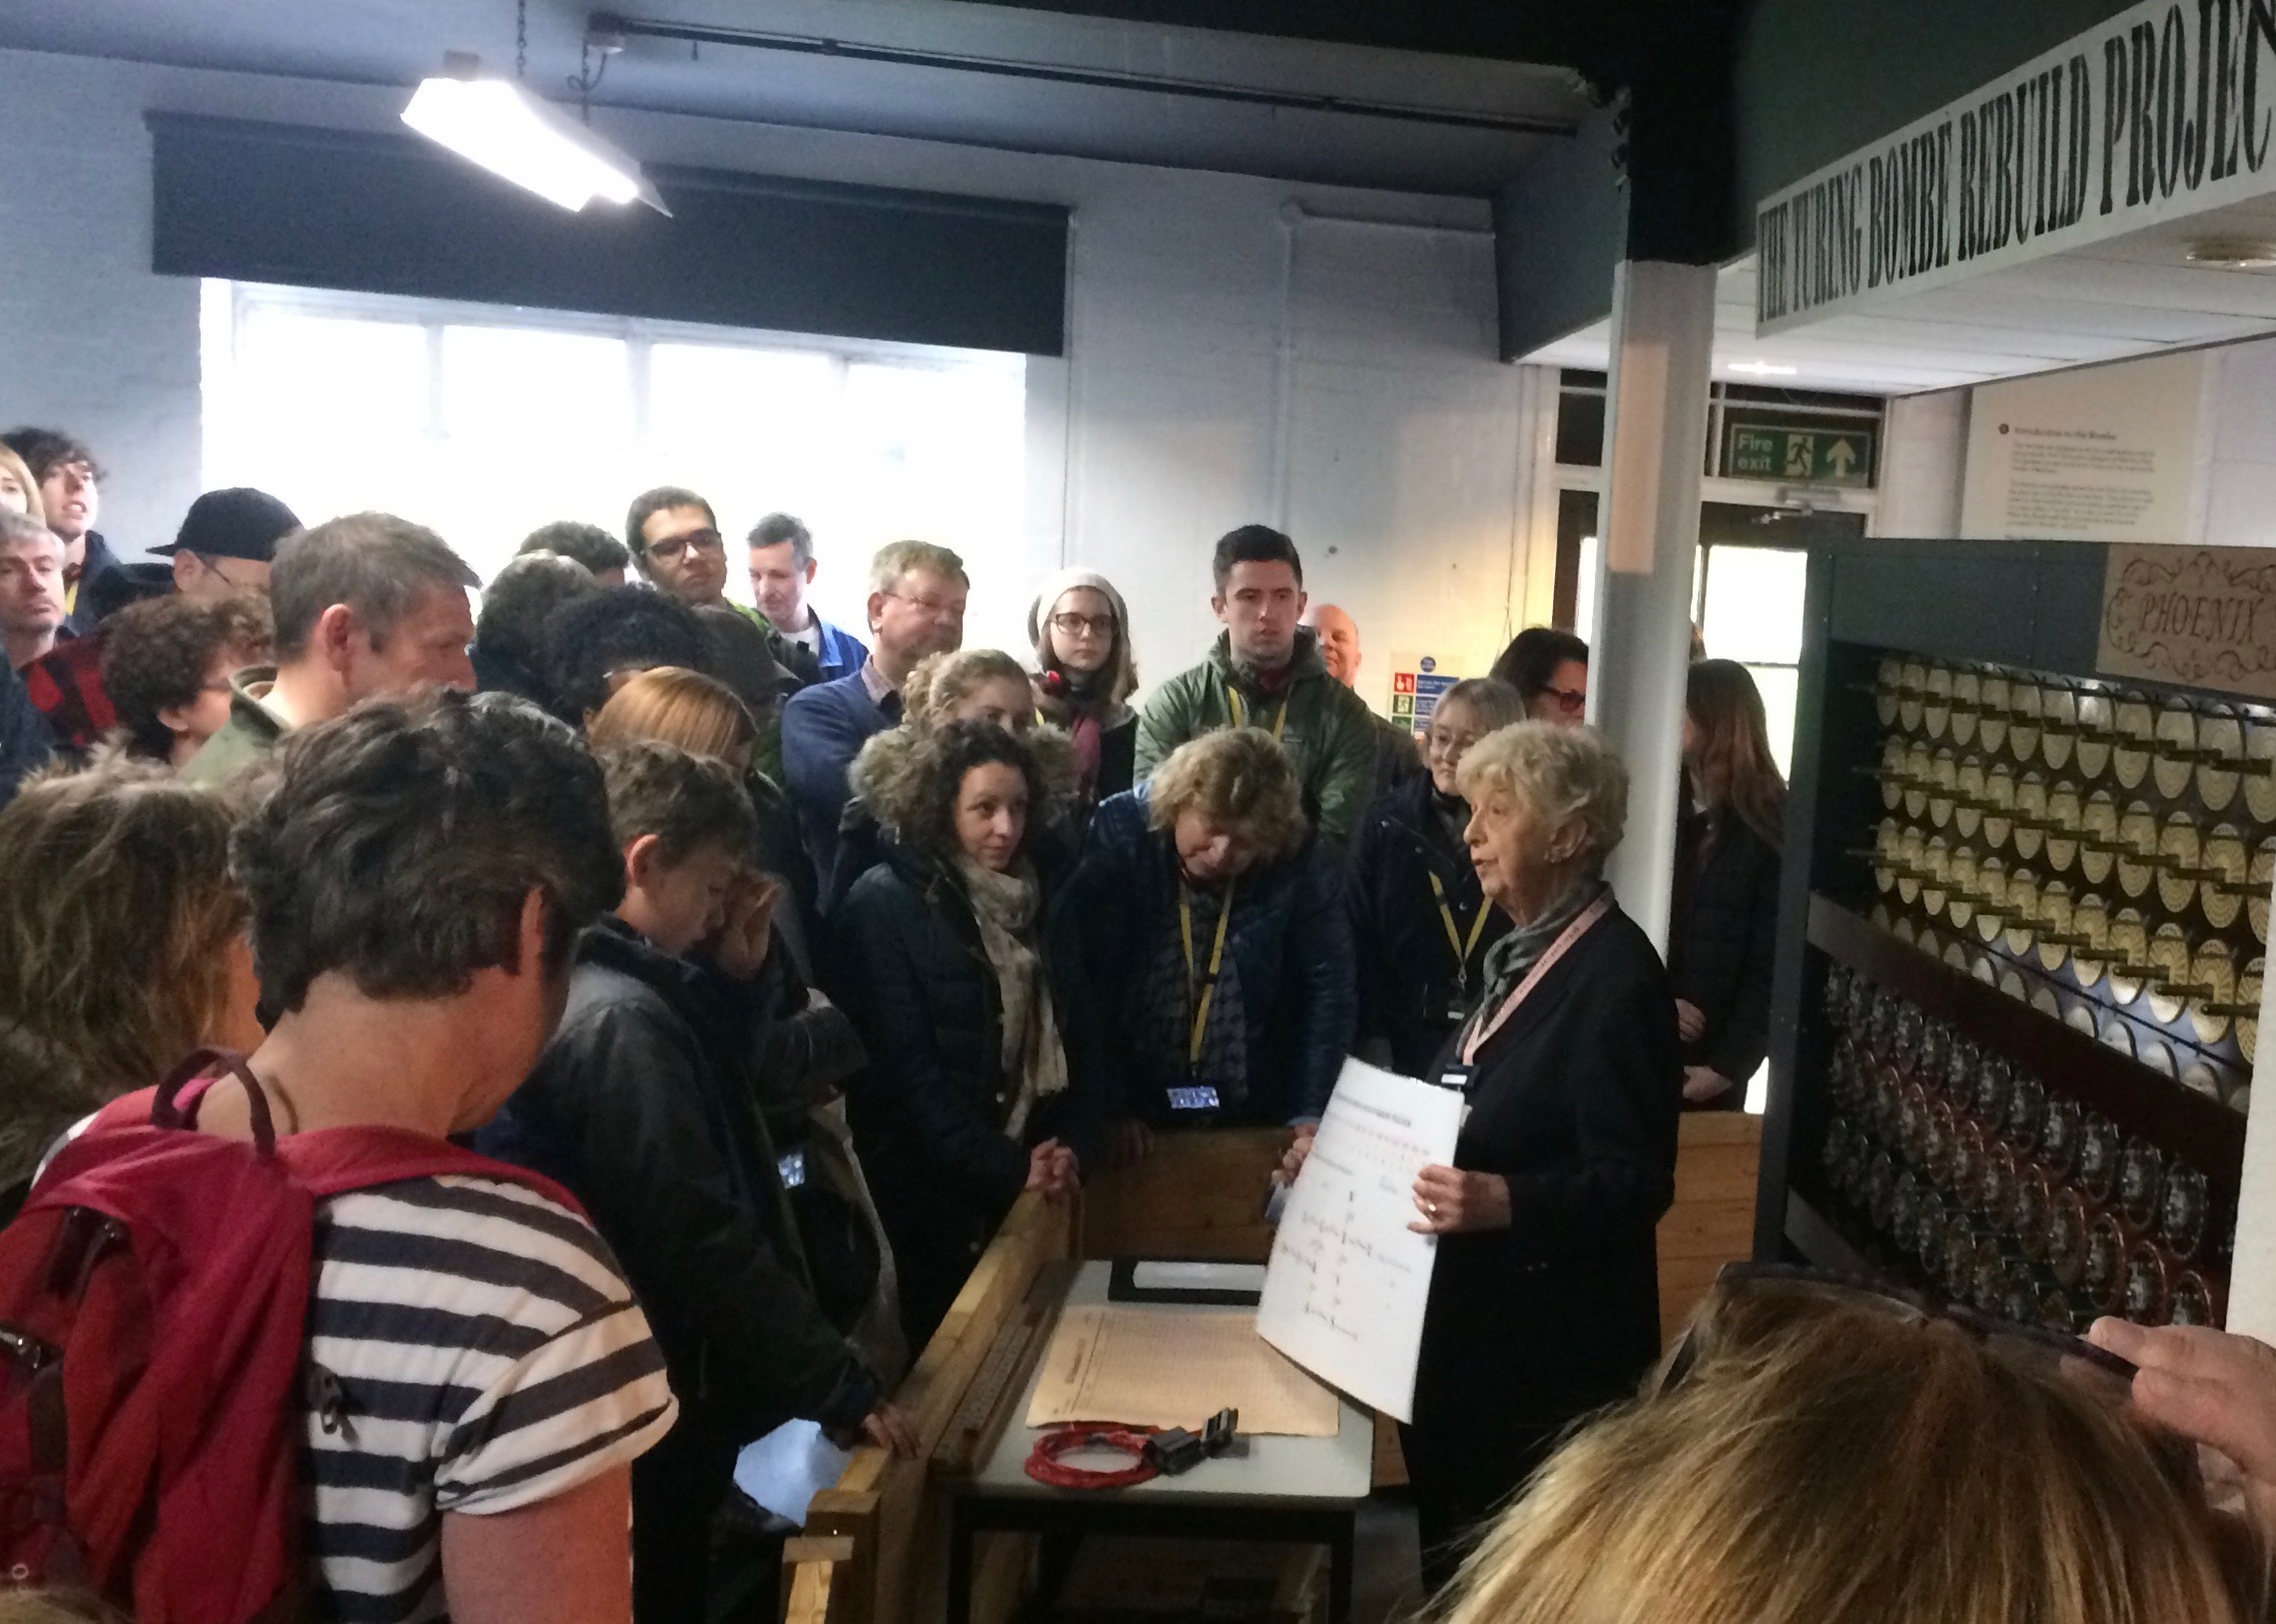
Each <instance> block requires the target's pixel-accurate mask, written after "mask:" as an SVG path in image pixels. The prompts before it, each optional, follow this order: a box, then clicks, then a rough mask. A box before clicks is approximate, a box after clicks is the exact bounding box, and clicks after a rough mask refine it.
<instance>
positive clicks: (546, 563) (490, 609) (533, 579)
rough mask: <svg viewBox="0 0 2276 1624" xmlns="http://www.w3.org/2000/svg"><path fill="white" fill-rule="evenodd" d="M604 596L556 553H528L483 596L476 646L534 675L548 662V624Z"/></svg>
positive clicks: (582, 569) (587, 574) (583, 572)
mask: <svg viewBox="0 0 2276 1624" xmlns="http://www.w3.org/2000/svg"><path fill="white" fill-rule="evenodd" d="M599 590H600V582H598V581H596V580H594V579H593V578H592V571H591V570H589V569H587V568H586V567H585V566H584V565H583V564H580V563H578V562H577V561H576V560H575V559H574V558H564V557H562V556H561V555H560V554H559V553H557V552H526V553H523V554H521V555H520V556H519V557H517V558H515V559H514V560H513V562H511V563H509V564H507V565H506V566H505V567H504V568H503V569H501V570H499V571H498V572H497V574H496V576H495V577H493V578H492V579H491V581H490V584H489V587H488V589H487V590H486V591H484V592H483V593H482V612H481V614H480V615H479V616H478V617H477V618H476V619H475V621H474V642H475V645H476V646H477V647H479V648H480V649H481V650H482V652H483V653H484V654H488V655H492V656H495V657H497V658H500V659H508V660H511V661H513V662H514V664H516V665H518V666H520V667H521V668H522V669H523V670H525V671H528V672H530V673H531V674H532V675H535V674H536V671H537V668H538V666H539V665H540V664H541V663H542V662H543V660H544V657H545V622H546V620H547V619H548V618H549V617H550V616H551V615H552V613H553V611H554V610H555V609H558V608H559V607H560V606H561V605H562V604H564V603H573V602H575V601H576V600H577V599H578V598H581V597H590V596H592V595H593V594H594V593H595V592H598V591H599Z"/></svg>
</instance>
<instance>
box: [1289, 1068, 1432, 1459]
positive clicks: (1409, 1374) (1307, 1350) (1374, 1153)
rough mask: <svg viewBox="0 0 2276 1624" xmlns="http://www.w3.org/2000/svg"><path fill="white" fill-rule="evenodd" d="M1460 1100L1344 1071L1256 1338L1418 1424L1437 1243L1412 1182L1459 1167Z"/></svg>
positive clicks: (1294, 1203)
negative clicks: (1416, 1224)
mask: <svg viewBox="0 0 2276 1624" xmlns="http://www.w3.org/2000/svg"><path fill="white" fill-rule="evenodd" d="M1461 1131H1462V1096H1461V1095H1460V1094H1458V1093H1456V1092H1455V1091H1454V1090H1452V1089H1442V1088H1439V1087H1438V1086H1437V1085H1435V1084H1431V1083H1424V1082H1420V1081H1418V1080H1417V1079H1415V1078H1411V1077H1394V1076H1393V1075H1392V1074H1390V1073H1389V1072H1385V1071H1380V1070H1378V1069H1376V1068H1375V1067H1373V1066H1369V1065H1366V1064H1364V1063H1363V1062H1360V1061H1356V1060H1347V1061H1345V1062H1344V1063H1343V1074H1342V1075H1341V1076H1340V1077H1338V1078H1337V1079H1336V1084H1335V1094H1334V1095H1333V1097H1332V1098H1330V1099H1329V1101H1328V1103H1327V1114H1326V1115H1325V1116H1323V1117H1322V1118H1321V1119H1320V1125H1319V1136H1318V1137H1317V1138H1316V1139H1314V1140H1313V1141H1312V1150H1311V1155H1310V1156H1309V1157H1308V1158H1306V1159H1305V1162H1304V1171H1303V1173H1302V1174H1301V1175H1300V1176H1299V1177H1298V1178H1297V1180H1296V1185H1295V1188H1294V1189H1293V1190H1291V1191H1290V1192H1289V1193H1288V1202H1287V1206H1286V1208H1285V1209H1284V1210H1283V1211H1282V1213H1281V1215H1280V1227H1279V1230H1278V1232H1277V1233H1275V1234H1274V1235H1273V1237H1272V1257H1271V1261H1270V1262H1269V1263H1267V1264H1266V1265H1265V1270H1264V1292H1263V1295H1262V1297H1261V1298H1260V1299H1259V1301H1258V1303H1257V1308H1256V1332H1257V1334H1258V1335H1259V1336H1262V1337H1263V1338H1264V1339H1265V1340H1266V1341H1268V1342H1270V1343H1271V1344H1272V1345H1273V1346H1274V1347H1276V1348H1278V1349H1279V1350H1280V1351H1281V1352H1283V1353H1285V1354H1287V1355H1288V1357H1290V1358H1291V1359H1294V1360H1295V1361H1296V1362H1297V1363H1298V1364H1300V1365H1302V1366H1303V1367H1304V1368H1305V1369H1307V1370H1309V1371H1311V1372H1312V1374H1314V1375H1316V1376H1318V1377H1319V1378H1320V1379H1321V1380H1323V1381H1326V1382H1330V1383H1332V1384H1333V1385H1335V1386H1338V1387H1341V1388H1342V1389H1343V1390H1344V1391H1345V1392H1347V1393H1349V1394H1351V1396H1352V1397H1354V1398H1356V1399H1358V1400H1359V1401H1360V1402H1361V1403H1363V1404H1369V1405H1372V1406H1373V1407H1374V1408H1376V1409H1379V1410H1382V1411H1384V1412H1385V1413H1386V1414H1390V1415H1394V1416H1396V1417H1398V1419H1400V1420H1402V1421H1411V1420H1413V1419H1414V1370H1415V1359H1416V1357H1417V1355H1418V1354H1419V1353H1420V1352H1421V1350H1422V1315H1423V1309H1424V1308H1425V1307H1426V1306H1427V1305H1428V1304H1429V1301H1430V1271H1431V1266H1432V1264H1433V1263H1435V1262H1436V1261H1437V1258H1438V1240H1437V1237H1436V1236H1435V1235H1427V1234H1415V1233H1413V1232H1411V1231H1410V1230H1409V1229H1408V1228H1407V1225H1408V1224H1409V1223H1411V1222H1413V1221H1414V1219H1415V1217H1416V1214H1415V1205H1414V1182H1415V1176H1416V1175H1417V1174H1419V1173H1420V1172H1421V1171H1422V1170H1423V1169H1424V1168H1426V1167H1429V1166H1431V1165H1432V1164H1434V1163H1435V1164H1438V1165H1440V1166H1450V1165H1451V1164H1452V1163H1453V1161H1454V1142H1455V1140H1456V1138H1457V1137H1458V1136H1459V1135H1460V1133H1461Z"/></svg>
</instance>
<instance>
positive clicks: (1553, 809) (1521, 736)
mask: <svg viewBox="0 0 2276 1624" xmlns="http://www.w3.org/2000/svg"><path fill="white" fill-rule="evenodd" d="M1454 781H1455V783H1456V785H1457V786H1458V787H1459V788H1460V789H1461V792H1462V799H1464V800H1465V801H1468V802H1469V803H1470V804H1471V805H1472V806H1482V805H1483V804H1485V803H1486V802H1487V801H1489V800H1491V799H1492V798H1493V797H1494V796H1496V795H1507V796H1509V797H1511V798H1512V799H1514V800H1518V801H1522V802H1523V803H1525V805H1526V806H1527V807H1529V808H1530V809H1531V810H1532V812H1533V814H1534V816H1536V817H1538V818H1540V819H1541V820H1542V821H1543V822H1544V823H1546V824H1548V825H1549V827H1551V828H1552V829H1557V828H1562V827H1563V826H1564V825H1565V824H1567V823H1569V822H1571V821H1572V820H1574V819H1576V818H1577V819H1579V820H1580V823H1581V835H1582V839H1583V841H1584V842H1585V847H1584V850H1585V851H1586V853H1587V856H1588V859H1589V863H1590V865H1591V866H1592V867H1593V866H1595V865H1597V864H1601V863H1602V862H1603V861H1604V859H1605V858H1606V857H1607V856H1609V855H1611V852H1612V849H1613V848H1614V847H1615V846H1618V845H1619V844H1620V836H1621V833H1622V831H1623V830H1624V829H1625V828H1626V827H1627V824H1628V767H1627V764H1626V763H1625V762H1623V761H1622V760H1621V759H1620V756H1619V754H1618V753H1617V752H1615V751H1614V749H1613V748H1612V745H1611V744H1610V743H1609V742H1608V741H1607V740H1606V738H1605V736H1604V735H1603V734H1602V733H1600V732H1598V731H1597V730H1596V729H1595V728H1593V727H1563V726H1560V725H1559V724H1557V723H1555V722H1541V721H1527V722H1514V723H1512V724H1511V725H1510V726H1508V727H1504V728H1499V729H1497V730H1496V731H1494V732H1491V733H1488V734H1487V735H1486V736H1485V737H1484V738H1482V739H1480V740H1479V741H1478V742H1477V743H1476V744H1474V745H1472V746H1471V747H1470V753H1469V754H1468V755H1466V756H1464V757H1463V758H1462V765H1461V767H1460V768H1459V769H1457V770H1456V772H1455V776H1454Z"/></svg>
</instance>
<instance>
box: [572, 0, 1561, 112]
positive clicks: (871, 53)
mask: <svg viewBox="0 0 2276 1624" xmlns="http://www.w3.org/2000/svg"><path fill="white" fill-rule="evenodd" d="M585 37H586V38H587V39H588V40H600V39H607V38H610V37H614V38H616V39H655V40H676V41H679V42H681V43H683V44H687V45H733V46H738V47H741V48H743V49H746V50H754V51H782V52H788V53H791V54H793V55H797V56H834V57H843V58H845V59H847V60H848V61H853V62H881V63H886V64H889V65H891V66H894V67H904V68H934V69H940V70H944V71H947V72H951V73H978V74H993V75H996V76H998V77H1001V78H1006V79H1030V80H1038V81H1041V82H1043V83H1046V84H1055V85H1084V86H1088V87H1091V88H1093V89H1098V90H1130V91H1140V92H1143V93H1146V94H1149V95H1155V96H1182V97H1186V98H1188V99H1191V100H1195V101H1210V102H1226V103H1231V104H1233V105H1236V106H1243V107H1268V108H1276V109H1283V110H1286V111H1289V112H1299V113H1330V114H1335V115H1337V116H1340V117H1344V118H1361V119H1381V120H1386V121H1389V122H1393V123H1402V124H1427V125H1436V126H1438V127H1440V128H1445V129H1455V130H1482V131H1487V132H1490V133H1492V134H1496V135H1528V136H1571V135H1573V134H1574V133H1575V131H1576V130H1577V128H1578V126H1577V125H1576V124H1575V123H1574V122H1573V121H1571V120H1569V119H1554V118H1540V117H1533V116H1528V115H1525V114H1500V113H1463V112H1455V111H1451V110H1445V109H1439V108H1431V107H1412V106H1407V105H1403V104H1401V103H1396V102H1372V101H1358V100H1353V99H1351V98H1349V97H1343V96H1321V95H1310V94H1306V93H1304V92H1301V91H1282V90H1263V89H1258V88H1255V87H1251V86H1245V85H1222V84H1212V83H1210V82H1208V81H1206V80H1199V79H1174V78H1170V77H1167V76H1165V75H1156V74H1141V73H1115V72H1111V71H1107V70H1103V69H1095V68H1063V67H1054V66H1052V65H1050V64H1047V63H1037V62H1013V61H1008V60H1005V59H1003V58H1000V57H983V56H966V55H962V54H959V53H954V52H945V51H920V50H913V49H909V48H906V47H902V46H898V45H865V44H860V43H857V42H855V41H851V40H838V39H828V38H824V37H822V36H819V35H811V34H777V33H770V32H767V31H765V30H762V29H755V28H723V27H718V26H715V25H713V24H709V23H677V22H668V21H662V20H659V19H655V18H647V17H626V16H622V15H619V14H618V13H616V12H612V11H596V12H594V13H592V14H591V16H589V17H588V18H587V19H586V21H585Z"/></svg>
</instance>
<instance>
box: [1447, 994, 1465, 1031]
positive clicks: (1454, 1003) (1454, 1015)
mask: <svg viewBox="0 0 2276 1624" xmlns="http://www.w3.org/2000/svg"><path fill="white" fill-rule="evenodd" d="M1469 1017H1470V1001H1469V1000H1468V999H1467V998H1464V997H1463V996H1462V995H1461V994H1460V993H1459V992H1457V993H1455V994H1454V996H1453V997H1451V998H1449V999H1448V1000H1447V1001H1446V1024H1447V1025H1448V1026H1450V1027H1458V1026H1460V1025H1461V1024H1462V1023H1463V1022H1464V1021H1466V1020H1468V1019H1469Z"/></svg>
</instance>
